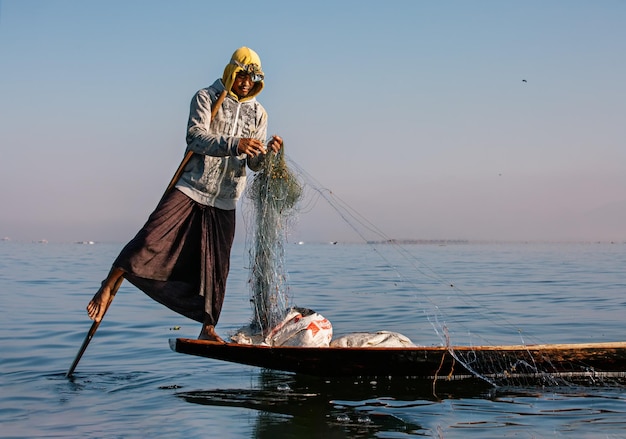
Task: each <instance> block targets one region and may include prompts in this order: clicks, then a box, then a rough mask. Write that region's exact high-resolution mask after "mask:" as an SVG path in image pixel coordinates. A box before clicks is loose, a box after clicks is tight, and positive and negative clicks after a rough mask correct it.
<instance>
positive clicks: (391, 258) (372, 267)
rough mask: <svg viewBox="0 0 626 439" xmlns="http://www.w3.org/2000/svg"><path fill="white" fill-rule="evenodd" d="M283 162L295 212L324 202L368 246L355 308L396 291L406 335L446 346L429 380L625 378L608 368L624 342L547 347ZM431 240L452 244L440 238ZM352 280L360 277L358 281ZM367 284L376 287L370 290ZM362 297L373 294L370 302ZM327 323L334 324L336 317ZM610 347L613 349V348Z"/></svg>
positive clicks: (551, 382) (355, 284) (563, 382)
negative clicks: (296, 195)
mask: <svg viewBox="0 0 626 439" xmlns="http://www.w3.org/2000/svg"><path fill="white" fill-rule="evenodd" d="M289 165H290V168H291V169H292V170H293V172H294V173H296V174H297V175H298V177H299V179H300V181H301V182H302V192H303V195H302V197H301V198H302V200H301V201H300V210H301V211H302V212H305V211H309V210H313V207H312V206H313V205H315V204H318V202H319V201H324V202H325V203H322V204H323V205H324V207H326V208H328V207H330V210H331V211H334V212H335V213H337V214H338V215H339V217H340V219H341V220H343V223H344V225H346V226H347V232H350V231H351V232H353V237H354V238H356V242H359V241H360V242H361V243H362V244H365V245H366V247H367V248H368V249H369V250H371V251H372V252H371V253H372V254H373V256H372V258H371V259H372V260H371V261H368V256H367V255H366V254H363V255H362V258H361V259H360V260H359V269H358V273H355V277H354V278H351V283H350V290H352V291H355V290H356V289H357V288H359V287H361V288H362V290H361V291H358V292H357V293H356V294H358V298H357V300H358V303H359V306H361V307H364V308H366V309H367V308H371V309H376V307H377V306H381V305H380V304H381V299H380V297H381V294H386V295H389V296H391V295H394V294H397V296H395V297H394V298H393V300H392V299H391V298H390V299H389V300H385V301H386V302H394V303H396V308H397V309H398V311H397V312H398V314H399V313H410V314H411V315H415V316H416V318H415V319H414V322H415V323H414V326H415V327H412V328H411V332H410V333H409V334H406V333H405V335H410V336H411V338H412V339H413V336H414V335H415V334H417V338H416V339H414V340H415V341H417V340H418V339H419V342H418V343H419V345H421V346H439V347H444V348H445V349H444V350H442V351H440V353H438V354H436V355H438V356H440V357H437V358H438V360H437V362H438V363H439V358H440V361H441V362H440V363H439V365H438V368H435V369H433V370H432V371H431V375H430V378H434V382H436V381H437V380H441V379H445V380H451V379H464V378H479V379H481V380H483V381H486V382H488V383H489V384H491V385H493V386H496V387H500V386H511V385H512V386H526V385H530V386H533V385H537V384H540V385H544V386H570V385H572V384H574V383H575V384H585V385H598V384H601V385H614V384H616V383H622V382H624V378H625V377H626V373H625V372H620V371H617V372H616V371H615V370H614V369H611V368H612V367H613V366H617V368H618V369H619V370H623V369H622V366H620V363H622V364H623V361H624V347H626V343H621V344H615V343H610V345H612V346H608V345H607V346H603V345H602V344H596V345H593V344H589V345H587V347H584V346H582V345H573V344H572V345H567V344H561V345H558V346H559V348H558V349H555V348H554V346H556V345H546V343H545V342H544V341H543V340H540V339H539V338H538V337H537V336H536V335H533V334H532V333H531V332H528V331H526V329H529V328H524V330H522V329H521V326H520V325H519V324H516V323H513V322H511V321H509V319H508V318H507V315H506V314H505V313H502V312H500V310H499V309H497V308H493V307H491V306H490V303H489V294H488V293H484V294H476V293H473V294H470V293H468V292H466V291H464V290H463V289H462V288H461V287H460V286H459V285H457V284H456V283H455V282H453V281H450V279H448V278H447V277H444V276H442V275H440V274H439V273H438V272H437V271H436V270H433V269H432V268H431V267H430V265H429V264H428V263H426V262H424V261H423V260H422V259H421V258H420V257H419V256H416V254H414V253H413V251H414V250H415V249H416V248H418V247H419V246H415V245H408V244H414V242H409V243H408V244H407V243H405V242H402V241H398V240H395V239H393V238H391V237H389V236H388V235H386V234H385V233H384V232H383V231H381V230H380V229H379V228H377V227H376V226H375V225H374V224H373V223H371V222H370V221H369V220H367V219H366V218H365V217H363V216H362V215H360V214H359V212H357V211H356V210H354V209H353V208H352V207H351V206H350V205H348V204H347V203H346V202H344V201H343V200H342V199H341V198H339V197H338V195H337V194H336V193H334V192H333V191H330V190H328V189H326V188H325V187H324V186H322V185H321V184H320V183H319V182H318V181H317V180H315V178H313V177H312V176H311V175H310V174H308V173H307V172H306V171H305V170H304V169H302V168H301V167H300V166H298V164H296V163H295V162H293V161H291V160H289ZM326 217H328V216H326ZM347 232H345V233H342V237H343V236H345V239H346V240H347V239H349V238H348V233H347ZM431 244H433V243H431ZM434 244H439V245H444V246H445V245H446V244H459V243H454V242H446V241H441V242H438V243H437V242H435V243H434ZM381 260H382V263H381ZM359 277H361V278H363V277H367V279H366V280H364V281H360V279H359ZM343 282H346V281H345V280H343ZM373 284H376V286H375V287H372V285H373ZM328 288H332V286H330V285H329V286H328ZM370 291H371V293H370ZM342 294H352V292H349V291H348V292H342ZM368 295H371V297H372V298H371V301H369V302H368V299H369V297H368ZM355 302H356V300H355ZM405 315H406V314H405ZM392 316H393V315H392ZM331 320H333V319H331ZM402 320H403V319H402V318H399V319H398V321H402ZM380 323H382V324H385V325H388V326H389V327H387V328H383V329H386V330H387V329H389V330H395V329H396V328H395V327H394V326H393V325H394V322H393V320H392V319H387V320H385V321H381V322H380ZM363 324H364V325H370V324H372V322H363ZM333 326H335V327H336V328H337V327H338V326H337V325H335V322H333ZM428 326H430V329H431V330H430V331H428ZM367 329H369V328H367ZM530 329H531V330H532V328H530ZM401 332H403V331H401ZM428 333H430V336H429V334H428ZM428 337H430V338H428ZM616 345H620V346H617V348H616ZM606 367H608V368H609V369H608V370H606V369H605V368H606Z"/></svg>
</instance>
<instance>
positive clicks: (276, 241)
mask: <svg viewBox="0 0 626 439" xmlns="http://www.w3.org/2000/svg"><path fill="white" fill-rule="evenodd" d="M245 195H246V199H247V200H248V201H249V202H250V205H251V209H250V214H251V218H250V220H249V221H248V225H249V231H248V237H251V239H252V242H251V243H249V244H248V247H249V252H250V255H249V257H250V285H251V302H252V307H253V311H254V316H253V321H252V324H253V327H254V329H256V330H257V331H259V332H261V333H262V334H263V335H266V334H267V332H269V330H270V329H271V328H273V327H274V326H276V325H277V324H278V323H279V322H280V321H281V320H282V319H283V318H284V317H285V314H286V312H287V308H288V286H287V281H286V278H287V272H286V268H285V241H286V239H287V233H288V230H289V228H290V225H291V222H292V221H293V220H294V219H295V217H296V211H297V210H296V205H297V203H298V201H299V200H300V197H301V195H302V185H301V183H300V181H299V180H298V178H297V177H296V175H295V174H294V173H293V172H292V171H291V170H290V169H289V167H288V166H287V163H286V161H285V156H284V148H283V149H281V150H280V151H279V152H278V153H273V152H270V153H268V154H267V155H266V156H265V160H264V161H263V166H262V169H261V170H260V171H259V172H257V173H256V174H255V175H254V177H253V179H252V182H251V183H250V184H249V185H248V187H247V188H246V194H245Z"/></svg>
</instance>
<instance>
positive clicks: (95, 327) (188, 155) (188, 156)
mask: <svg viewBox="0 0 626 439" xmlns="http://www.w3.org/2000/svg"><path fill="white" fill-rule="evenodd" d="M227 93H228V90H227V89H226V88H224V91H222V93H221V94H220V96H219V98H218V99H217V101H216V102H215V105H213V107H212V108H211V120H213V119H214V118H215V115H216V114H217V112H218V110H219V108H220V107H221V106H222V103H223V102H224V99H225V98H226V94H227ZM192 156H193V151H187V153H186V154H185V157H183V160H182V161H181V162H180V165H178V169H176V172H175V173H174V176H173V177H172V180H171V181H170V183H169V184H168V185H167V189H165V193H164V194H163V196H165V194H167V193H168V192H169V191H170V190H172V188H173V187H174V186H175V185H176V182H177V181H178V179H179V178H180V176H181V175H182V173H183V171H184V170H185V166H187V163H189V160H190V159H191V157H192ZM123 281H124V276H123V275H122V276H120V277H119V278H118V279H117V280H116V281H115V285H113V288H112V289H111V296H110V297H109V301H108V302H107V304H106V307H105V309H104V313H102V317H100V321H99V322H93V324H92V325H91V328H90V329H89V332H87V336H86V337H85V340H84V341H83V344H82V345H81V347H80V349H79V350H78V354H76V358H74V362H73V363H72V365H71V366H70V368H69V370H68V371H67V373H66V374H65V376H66V377H67V378H69V377H71V376H72V374H73V373H74V370H75V369H76V366H77V365H78V362H79V361H80V359H81V358H82V356H83V354H84V353H85V350H86V349H87V346H89V342H90V341H91V339H92V338H93V336H94V334H95V333H96V331H97V330H98V326H100V323H101V322H102V319H103V318H104V315H105V314H106V312H107V311H108V309H109V307H110V306H111V302H113V298H114V297H115V294H116V293H117V290H118V289H119V288H120V285H122V282H123Z"/></svg>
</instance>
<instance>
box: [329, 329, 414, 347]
mask: <svg viewBox="0 0 626 439" xmlns="http://www.w3.org/2000/svg"><path fill="white" fill-rule="evenodd" d="M409 346H415V345H414V344H413V342H412V341H411V340H410V339H409V338H408V337H406V336H404V335H402V334H399V333H397V332H389V331H378V332H355V333H353V334H347V335H344V336H341V337H338V338H336V339H335V340H333V341H331V342H330V347H337V348H357V347H387V348H404V347H409Z"/></svg>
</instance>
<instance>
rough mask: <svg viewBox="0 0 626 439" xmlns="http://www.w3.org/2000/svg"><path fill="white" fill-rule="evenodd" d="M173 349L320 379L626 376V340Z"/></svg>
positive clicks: (188, 345)
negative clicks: (465, 344) (527, 343)
mask: <svg viewBox="0 0 626 439" xmlns="http://www.w3.org/2000/svg"><path fill="white" fill-rule="evenodd" d="M169 342H170V347H171V349H172V350H173V351H175V352H179V353H182V354H189V355H196V356H201V357H206V358H212V359H216V360H223V361H229V362H234V363H239V364H245V365H249V366H256V367H261V368H264V369H272V370H280V371H286V372H295V373H298V374H305V375H311V376H317V377H368V376H371V377H376V376H380V377H383V376H384V377H415V378H423V379H438V378H445V379H463V378H470V377H476V376H477V375H480V376H482V377H487V378H495V379H501V378H505V379H506V378H514V377H530V378H537V377H540V376H542V375H545V374H550V375H552V376H560V377H566V378H567V377H572V378H576V377H583V378H584V377H590V378H594V377H616V378H624V377H626V342H611V343H574V344H536V345H506V346H452V347H450V346H411V347H299V346H298V347H294V346H265V345H248V344H238V343H221V342H215V341H207V340H195V339H187V338H177V339H170V341H169Z"/></svg>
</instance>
